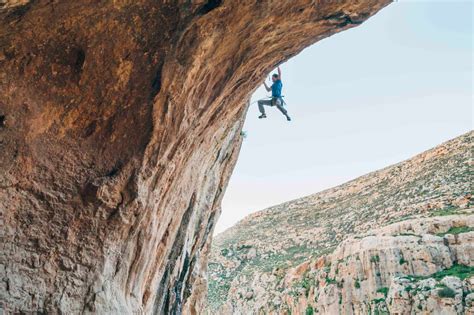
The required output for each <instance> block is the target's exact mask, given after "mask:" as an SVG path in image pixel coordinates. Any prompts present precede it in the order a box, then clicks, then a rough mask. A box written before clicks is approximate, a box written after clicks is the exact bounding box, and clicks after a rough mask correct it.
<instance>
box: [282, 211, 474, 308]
mask: <svg viewBox="0 0 474 315" xmlns="http://www.w3.org/2000/svg"><path fill="white" fill-rule="evenodd" d="M368 234H369V235H368V236H365V237H364V236H361V237H362V238H361V239H358V238H350V239H348V240H346V241H344V242H343V243H342V244H341V245H339V246H338V247H337V248H336V250H335V251H334V253H332V254H331V255H327V256H323V257H320V258H319V259H317V260H315V261H314V262H312V263H306V264H302V265H300V266H298V267H296V268H293V269H291V270H289V272H288V274H287V275H286V276H285V278H284V279H283V283H284V285H285V287H286V288H287V289H286V290H285V291H283V292H282V294H281V296H280V300H281V305H283V306H284V307H286V308H288V309H289V310H291V311H292V313H293V314H295V313H296V314H304V313H305V312H306V310H307V309H312V310H313V312H314V313H320V314H352V313H354V314H368V313H371V314H373V313H384V312H385V313H390V314H418V313H420V314H465V313H466V312H471V313H472V312H473V311H474V305H472V303H471V301H470V299H471V297H469V298H468V295H469V294H471V293H472V292H473V289H474V215H463V216H445V217H434V218H425V219H416V220H408V221H404V222H401V223H396V224H393V225H390V226H387V227H385V228H382V229H379V230H375V231H371V232H370V233H368Z"/></svg>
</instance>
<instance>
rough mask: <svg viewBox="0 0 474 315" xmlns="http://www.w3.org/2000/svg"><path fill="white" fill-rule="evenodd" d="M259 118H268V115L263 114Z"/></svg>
mask: <svg viewBox="0 0 474 315" xmlns="http://www.w3.org/2000/svg"><path fill="white" fill-rule="evenodd" d="M258 118H260V119H262V118H267V115H265V114H261V115H260V116H258Z"/></svg>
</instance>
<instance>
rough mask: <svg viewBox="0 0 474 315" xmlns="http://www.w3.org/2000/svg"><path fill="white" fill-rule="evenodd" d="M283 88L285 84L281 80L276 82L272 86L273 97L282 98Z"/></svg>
mask: <svg viewBox="0 0 474 315" xmlns="http://www.w3.org/2000/svg"><path fill="white" fill-rule="evenodd" d="M282 88H283V83H281V80H276V81H275V82H273V84H272V97H281V89H282Z"/></svg>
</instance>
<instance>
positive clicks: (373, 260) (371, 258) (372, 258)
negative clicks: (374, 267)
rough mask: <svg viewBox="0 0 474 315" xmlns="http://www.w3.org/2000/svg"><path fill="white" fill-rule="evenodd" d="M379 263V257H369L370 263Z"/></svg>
mask: <svg viewBox="0 0 474 315" xmlns="http://www.w3.org/2000/svg"><path fill="white" fill-rule="evenodd" d="M379 261H380V257H379V255H374V256H372V257H370V262H372V263H378V262H379Z"/></svg>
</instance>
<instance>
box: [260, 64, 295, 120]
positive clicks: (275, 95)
mask: <svg viewBox="0 0 474 315" xmlns="http://www.w3.org/2000/svg"><path fill="white" fill-rule="evenodd" d="M272 81H273V84H272V86H271V87H269V86H268V85H267V83H266V82H265V81H264V82H263V85H265V89H266V90H267V92H270V91H272V98H271V99H269V100H259V101H258V109H259V110H260V113H261V115H260V116H258V118H267V115H265V108H264V107H263V106H276V107H277V108H278V109H279V110H280V112H282V113H283V115H285V116H286V120H288V121H290V120H291V118H290V116H289V115H288V112H287V111H286V109H285V108H284V107H283V99H282V96H281V89H282V87H283V84H282V83H281V70H280V67H278V74H276V73H274V74H273V75H272Z"/></svg>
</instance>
